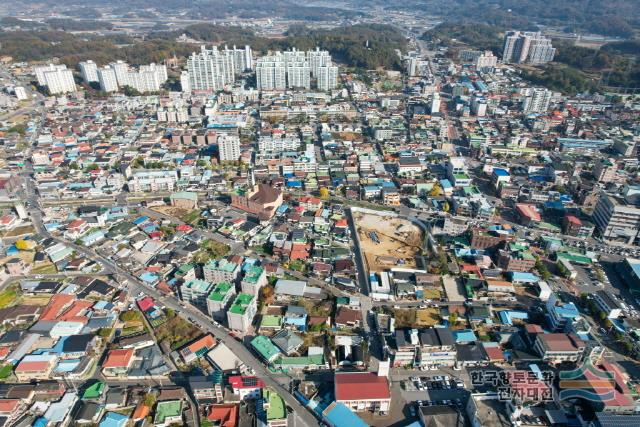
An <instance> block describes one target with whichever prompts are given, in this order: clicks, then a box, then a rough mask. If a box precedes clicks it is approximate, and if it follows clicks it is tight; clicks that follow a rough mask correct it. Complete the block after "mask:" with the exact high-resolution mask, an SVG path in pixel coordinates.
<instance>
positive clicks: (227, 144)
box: [218, 134, 240, 162]
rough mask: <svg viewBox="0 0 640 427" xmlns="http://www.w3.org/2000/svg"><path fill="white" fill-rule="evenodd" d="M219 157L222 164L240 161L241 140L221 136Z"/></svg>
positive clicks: (230, 136) (225, 135)
mask: <svg viewBox="0 0 640 427" xmlns="http://www.w3.org/2000/svg"><path fill="white" fill-rule="evenodd" d="M218 156H219V157H220V161H221V162H225V161H236V160H238V159H239V158H240V138H239V137H238V136H236V135H227V134H222V135H219V136H218Z"/></svg>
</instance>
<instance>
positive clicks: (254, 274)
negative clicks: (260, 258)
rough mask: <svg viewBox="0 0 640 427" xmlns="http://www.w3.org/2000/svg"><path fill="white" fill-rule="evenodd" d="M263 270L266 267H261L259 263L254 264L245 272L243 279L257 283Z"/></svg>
mask: <svg viewBox="0 0 640 427" xmlns="http://www.w3.org/2000/svg"><path fill="white" fill-rule="evenodd" d="M263 271H264V269H263V268H262V267H259V266H257V265H252V266H251V267H249V268H248V269H247V271H246V272H245V275H244V278H243V279H242V281H243V282H251V283H256V282H257V281H258V279H260V276H262V272H263Z"/></svg>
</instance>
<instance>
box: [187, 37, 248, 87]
mask: <svg viewBox="0 0 640 427" xmlns="http://www.w3.org/2000/svg"><path fill="white" fill-rule="evenodd" d="M245 54H246V51H245ZM245 66H246V60H245ZM187 71H188V72H189V78H190V83H191V90H203V91H218V90H222V89H224V87H225V86H226V85H228V84H231V83H233V82H234V81H235V74H236V65H235V53H234V51H232V50H228V49H225V50H222V51H219V50H218V48H217V47H216V46H213V47H212V48H211V49H207V48H206V46H200V52H193V53H192V54H191V56H190V57H189V59H187Z"/></svg>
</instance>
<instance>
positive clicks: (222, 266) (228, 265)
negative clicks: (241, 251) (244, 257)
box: [202, 258, 241, 284]
mask: <svg viewBox="0 0 640 427" xmlns="http://www.w3.org/2000/svg"><path fill="white" fill-rule="evenodd" d="M240 271H241V268H240V265H238V264H236V263H234V262H231V261H229V260H227V259H225V258H223V259H221V260H218V261H215V260H212V261H209V262H208V263H207V264H205V265H204V267H202V273H203V275H204V279H205V280H206V281H207V282H211V283H220V282H229V283H231V284H234V283H236V281H237V280H238V276H240Z"/></svg>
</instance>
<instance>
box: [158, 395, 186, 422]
mask: <svg viewBox="0 0 640 427" xmlns="http://www.w3.org/2000/svg"><path fill="white" fill-rule="evenodd" d="M181 413H182V401H180V400H168V401H166V402H158V404H157V405H156V418H155V420H154V421H153V422H154V423H155V424H163V423H164V422H165V420H166V419H167V418H170V417H177V416H178V415H180V414H181Z"/></svg>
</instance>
